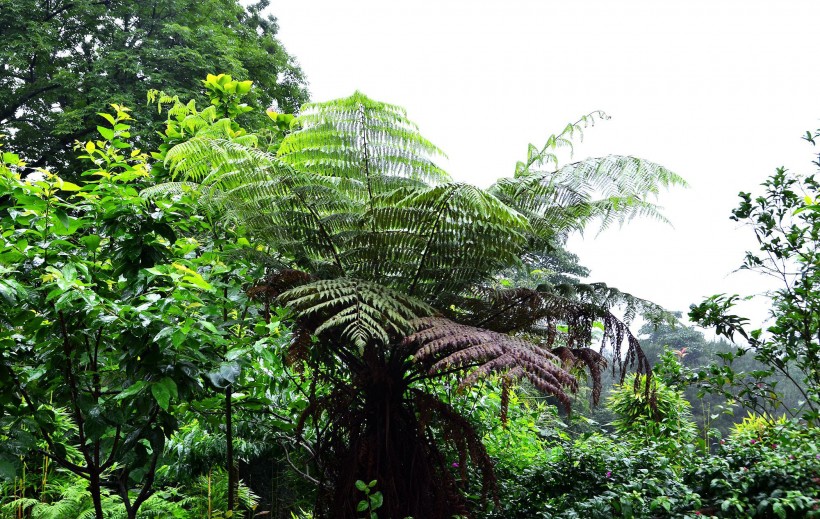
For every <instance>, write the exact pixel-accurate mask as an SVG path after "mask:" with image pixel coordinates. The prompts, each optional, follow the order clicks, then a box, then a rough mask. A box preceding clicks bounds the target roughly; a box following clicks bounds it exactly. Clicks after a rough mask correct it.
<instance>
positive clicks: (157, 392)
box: [151, 378, 177, 411]
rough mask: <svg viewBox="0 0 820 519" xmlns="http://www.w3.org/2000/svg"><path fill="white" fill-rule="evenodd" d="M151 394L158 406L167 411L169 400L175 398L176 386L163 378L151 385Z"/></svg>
mask: <svg viewBox="0 0 820 519" xmlns="http://www.w3.org/2000/svg"><path fill="white" fill-rule="evenodd" d="M151 394H153V395H154V398H155V399H156V400H157V403H158V404H159V406H160V407H161V408H162V409H163V410H165V411H167V410H168V406H169V405H170V402H171V398H175V397H176V396H177V385H176V383H175V382H174V381H173V380H171V379H170V378H164V379H162V380H160V381H159V382H155V383H154V384H152V385H151Z"/></svg>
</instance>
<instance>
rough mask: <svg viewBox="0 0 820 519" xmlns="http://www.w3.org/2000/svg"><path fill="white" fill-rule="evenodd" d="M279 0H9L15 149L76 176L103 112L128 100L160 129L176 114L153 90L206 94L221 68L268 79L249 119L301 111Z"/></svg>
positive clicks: (5, 0)
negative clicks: (268, 11) (274, 4)
mask: <svg viewBox="0 0 820 519" xmlns="http://www.w3.org/2000/svg"><path fill="white" fill-rule="evenodd" d="M268 4H269V2H268V1H267V0H261V1H255V2H245V3H240V2H238V1H237V0H208V1H190V0H173V1H164V2H158V1H149V2H126V1H122V0H105V1H100V0H49V1H41V0H2V1H0V63H2V64H3V66H2V67H0V133H2V134H6V135H8V136H9V140H8V149H9V150H10V151H15V152H16V153H18V154H20V155H21V156H22V157H23V158H24V159H25V160H27V161H28V162H29V164H30V166H34V167H59V168H60V169H61V171H62V172H63V176H66V175H68V174H69V173H74V174H76V173H78V172H79V171H81V170H80V169H78V168H79V167H80V166H79V165H77V164H76V163H73V164H72V161H73V156H72V154H71V153H70V151H69V150H70V147H71V145H73V143H74V141H76V140H81V141H85V140H89V139H95V138H96V135H97V134H96V130H95V127H96V126H97V120H98V118H97V115H96V114H97V112H104V111H106V110H107V109H108V106H109V104H110V103H118V104H120V105H122V106H128V107H130V108H131V109H132V110H133V111H134V115H135V117H136V119H137V120H139V121H140V122H141V124H143V125H144V126H145V127H148V126H149V124H150V122H153V123H154V124H156V125H157V127H156V130H159V129H160V128H159V126H160V125H161V124H162V122H163V120H164V117H163V116H160V115H158V114H157V110H156V109H154V108H152V107H151V106H149V105H147V104H146V103H145V92H146V91H148V90H150V89H162V90H164V91H166V92H168V93H169V94H171V95H181V96H183V97H184V98H191V97H196V96H199V95H200V94H199V93H200V92H201V89H200V84H199V80H200V79H201V78H204V77H205V76H206V74H208V73H210V72H212V71H214V70H217V71H220V72H225V73H227V74H234V75H236V76H237V77H239V76H242V77H247V76H252V77H254V78H255V80H256V84H257V85H258V87H259V88H256V89H254V90H253V91H252V92H249V93H248V95H247V98H246V99H247V102H248V103H249V104H250V105H251V106H253V107H255V108H257V110H256V111H255V112H253V113H251V114H248V115H246V116H245V119H253V118H256V122H255V123H254V124H258V123H259V122H260V121H262V120H263V119H264V118H265V115H264V110H265V109H266V108H268V107H270V106H271V105H276V106H278V107H280V108H279V109H280V110H281V111H286V112H292V111H295V110H296V109H297V108H298V107H299V105H300V104H302V103H303V102H305V101H306V100H307V91H306V81H305V78H304V75H303V73H302V71H301V69H300V68H299V65H298V63H297V62H296V60H295V59H294V58H293V57H292V56H290V55H289V54H288V53H287V51H286V50H285V48H284V46H283V45H282V43H281V42H280V41H279V40H278V39H277V32H278V24H277V21H276V19H275V18H274V17H272V16H269V15H264V14H263V10H264V9H265V8H266V7H267V6H268ZM202 99H203V100H205V98H204V97H203V98H202ZM139 137H140V139H141V141H143V142H141V143H140V146H142V147H143V149H146V150H148V149H153V148H154V147H155V146H156V145H157V144H158V143H159V141H158V140H157V139H156V136H155V134H154V133H153V132H150V131H145V132H140V135H139ZM66 165H71V168H70V169H68V170H67V169H66ZM72 180H73V179H72Z"/></svg>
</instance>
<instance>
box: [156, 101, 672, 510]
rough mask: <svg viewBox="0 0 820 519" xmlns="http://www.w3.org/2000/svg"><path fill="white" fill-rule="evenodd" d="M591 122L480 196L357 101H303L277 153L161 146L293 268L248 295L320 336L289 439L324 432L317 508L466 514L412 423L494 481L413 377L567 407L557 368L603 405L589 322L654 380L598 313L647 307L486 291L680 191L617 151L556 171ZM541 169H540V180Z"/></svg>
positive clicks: (231, 143)
mask: <svg viewBox="0 0 820 519" xmlns="http://www.w3.org/2000/svg"><path fill="white" fill-rule="evenodd" d="M605 117H606V116H605V114H603V113H602V112H593V113H592V114H589V115H588V116H585V117H583V118H581V119H580V120H579V121H577V122H576V123H573V124H570V125H568V126H567V127H566V128H564V130H563V131H562V132H561V133H559V134H557V135H553V136H551V137H550V138H549V139H548V140H547V143H546V144H545V145H544V146H543V147H540V148H537V147H535V146H530V148H529V150H528V155H527V158H526V160H525V161H523V162H521V163H519V164H518V165H517V166H516V169H515V176H514V177H513V178H511V179H503V180H500V181H499V182H498V183H497V184H495V185H494V186H493V187H492V188H491V189H490V190H481V189H478V188H476V187H473V186H469V185H466V184H461V183H456V182H452V181H450V179H449V177H448V175H447V174H446V173H444V172H443V171H442V170H441V169H440V168H439V167H438V166H436V165H435V163H434V162H433V160H432V159H433V158H434V157H436V156H438V155H440V154H441V152H440V150H439V149H438V148H436V147H435V146H434V145H433V144H431V143H430V142H429V141H427V140H426V139H425V138H423V137H422V136H421V135H420V134H419V133H418V130H417V128H416V126H415V125H414V124H413V123H412V122H410V121H409V120H408V119H407V117H406V114H405V112H404V110H403V109H401V108H399V107H397V106H395V105H390V104H386V103H380V102H377V101H373V100H371V99H369V98H367V97H366V96H364V95H363V94H361V93H358V92H357V93H355V94H354V95H353V96H351V97H349V98H345V99H340V100H336V101H331V102H327V103H315V104H310V105H306V106H305V107H304V108H303V109H302V112H301V115H300V116H299V117H298V118H297V119H296V121H295V124H294V125H293V127H294V128H296V130H295V131H293V133H291V134H290V135H288V136H287V137H286V138H285V139H284V140H283V141H282V143H281V146H280V148H279V152H278V155H277V156H274V155H272V154H269V153H265V152H263V151H261V150H259V149H256V148H255V147H254V146H253V145H248V143H247V142H246V143H242V142H237V140H236V139H225V138H219V139H215V138H209V137H204V136H203V137H197V138H194V139H191V140H189V141H188V142H185V143H183V144H180V145H178V146H176V147H175V148H173V149H171V150H169V152H168V154H167V157H166V164H167V165H168V167H169V169H170V170H171V171H172V173H173V174H174V176H175V178H174V180H175V181H178V182H194V183H197V184H199V187H198V189H199V192H201V194H202V199H203V200H204V201H205V203H207V204H210V205H212V206H214V207H218V208H219V209H220V210H222V211H225V213H226V214H227V215H228V216H230V217H231V218H233V219H235V220H236V221H238V222H241V223H242V225H243V226H244V227H245V228H246V229H248V230H249V231H250V232H251V233H253V234H254V236H255V237H256V238H257V239H258V240H260V241H262V242H263V243H266V244H267V245H269V246H270V247H271V248H272V249H274V250H277V251H278V252H279V253H281V255H282V257H284V258H289V259H290V261H291V267H295V268H297V269H299V270H300V271H301V272H302V273H301V274H300V275H292V274H290V273H288V272H291V273H292V272H295V271H292V270H289V269H277V270H276V271H274V272H271V273H269V275H268V277H267V278H266V280H264V281H263V282H260V284H259V285H258V286H256V287H253V288H252V289H251V291H253V293H254V297H255V298H256V299H257V300H259V301H261V302H263V304H265V305H269V304H271V301H272V300H273V299H274V298H275V300H276V301H278V302H279V303H280V304H284V305H287V306H288V307H290V308H291V309H292V310H293V313H294V315H296V317H297V321H298V324H299V327H300V330H298V331H297V333H295V334H294V337H296V338H297V342H298V343H299V347H300V348H302V349H303V348H304V347H306V346H305V344H306V343H305V341H304V338H305V337H306V334H305V332H310V333H313V334H315V335H316V336H317V337H318V343H317V344H318V346H310V343H309V341H308V343H307V347H311V348H312V352H313V353H316V352H320V353H321V354H320V355H302V356H301V358H303V359H305V362H308V363H309V364H310V368H311V374H312V376H313V377H314V380H316V381H317V384H321V383H325V384H327V386H326V387H327V388H328V389H326V390H325V391H324V392H322V393H316V392H315V390H314V393H313V394H312V395H311V402H310V405H309V406H308V408H307V409H305V411H304V414H303V415H302V419H301V420H300V423H299V426H298V428H299V429H301V428H302V427H303V426H304V425H305V423H306V421H307V420H308V419H312V420H313V421H314V423H315V424H316V425H317V426H319V424H324V425H322V426H321V429H320V430H321V432H319V431H317V433H316V440H315V441H316V442H317V444H316V445H315V446H314V447H315V450H316V451H317V452H319V453H321V454H322V456H320V458H322V459H320V460H317V461H319V462H320V463H321V467H320V468H321V470H320V474H321V475H320V477H322V478H328V479H330V480H331V482H332V483H333V487H334V488H335V491H334V492H333V493H331V494H329V495H326V496H324V501H325V502H327V503H329V506H330V507H331V508H332V509H333V510H334V513H337V514H339V515H340V516H344V517H353V516H354V514H355V511H354V510H353V509H352V507H351V506H350V502H351V496H350V492H351V489H352V488H354V487H353V484H354V483H355V481H356V479H366V480H372V479H376V480H378V481H379V483H380V485H381V484H383V485H385V486H384V487H381V488H384V495H385V503H386V510H385V511H386V512H387V513H388V514H390V515H393V516H395V517H404V516H407V515H415V516H418V517H430V518H433V519H435V518H438V517H442V518H443V517H449V516H451V515H453V514H459V515H460V514H463V513H464V511H465V510H466V502H465V500H464V498H463V495H461V494H460V493H459V492H458V490H457V486H456V485H455V480H454V479H453V478H452V475H451V474H450V472H451V468H450V467H449V465H448V463H447V461H446V459H445V458H444V457H443V456H442V453H441V451H440V450H439V447H438V446H437V445H436V442H435V440H434V437H433V435H432V433H431V429H430V428H428V427H426V421H427V420H429V419H434V418H435V419H437V420H439V424H438V425H437V430H440V431H441V430H443V431H449V432H447V433H446V434H449V435H451V436H452V437H453V439H454V444H455V445H456V446H457V450H458V452H459V457H460V459H463V460H465V461H466V459H467V457H468V456H467V454H468V451H469V458H470V459H472V460H473V463H475V464H476V466H477V467H478V468H479V470H481V471H482V472H483V474H484V476H485V483H487V484H488V485H491V484H492V468H491V464H489V463H487V462H486V461H487V460H488V458H487V457H486V452H484V451H483V450H482V448H481V447H478V446H477V445H480V441H479V440H478V436H477V435H476V433H475V431H474V430H473V429H472V428H471V427H470V426H469V423H468V422H467V421H466V420H464V419H463V417H457V416H456V415H455V413H454V412H451V411H452V410H449V409H448V408H447V407H446V406H445V405H444V403H443V402H440V401H438V400H437V399H436V398H435V397H434V396H432V395H427V394H425V393H424V391H423V389H422V386H421V384H420V381H422V380H424V379H429V378H435V377H446V376H449V375H450V374H456V373H458V374H459V376H460V382H459V383H460V384H461V385H467V384H471V383H473V382H475V381H476V380H477V379H479V378H481V377H485V376H500V377H502V379H503V380H504V384H505V385H504V387H508V385H509V384H510V383H513V382H515V381H518V380H524V379H526V380H528V381H529V382H530V383H531V384H532V385H534V386H535V387H537V388H539V389H540V390H542V391H544V392H546V393H548V394H551V395H553V396H555V397H556V398H558V399H559V400H560V401H561V402H562V403H563V404H564V405H565V406H567V407H568V405H569V393H570V392H572V391H574V390H575V389H576V388H577V384H578V382H577V380H576V379H575V377H573V376H572V375H571V374H570V373H569V370H570V369H573V368H574V367H575V366H578V365H584V366H586V367H587V368H588V369H589V370H590V371H591V373H592V378H593V381H594V383H593V386H594V387H593V396H594V398H595V399H596V400H597V396H598V395H599V392H600V373H601V370H602V369H603V366H604V365H605V364H604V362H603V357H602V356H601V354H600V352H595V351H593V350H591V349H589V348H588V346H590V344H591V341H592V337H593V334H592V330H593V328H594V327H595V326H597V325H598V324H600V325H602V326H603V343H602V345H601V348H602V349H603V348H611V349H612V350H613V352H614V353H613V355H614V358H615V359H616V363H615V364H621V363H622V362H623V363H626V364H632V365H635V366H636V367H637V371H639V372H643V373H648V372H649V367H648V364H647V362H646V359H645V357H643V354H642V352H641V350H640V347H639V345H638V342H637V340H636V339H635V337H634V336H633V335H632V334H631V333H630V332H629V330H628V326H627V322H624V321H623V320H621V319H619V318H617V317H616V316H615V315H614V314H613V313H612V312H611V311H610V310H611V308H612V307H613V306H615V305H618V304H624V303H625V304H626V309H627V310H626V317H627V321H628V319H629V318H630V317H631V316H632V314H633V313H634V312H650V313H651V312H656V311H657V310H658V309H657V308H656V307H653V306H652V305H651V304H649V303H646V302H643V301H642V300H639V299H637V298H632V297H631V296H628V294H622V293H620V292H618V291H615V290H613V289H609V288H608V287H606V286H604V285H579V284H574V285H558V284H555V285H551V284H546V285H544V286H539V287H537V288H536V289H533V288H529V289H521V288H512V289H510V290H497V289H494V288H491V287H493V285H494V284H495V283H496V282H497V280H498V277H499V276H500V275H502V274H503V272H505V271H507V270H508V269H510V267H517V266H521V265H522V263H523V262H524V261H528V258H530V257H531V256H532V255H533V254H534V253H538V252H540V251H542V249H543V247H544V245H545V244H549V243H550V242H553V243H554V242H555V241H556V240H559V241H560V240H563V239H564V238H565V236H566V235H567V234H568V233H569V232H571V231H576V230H582V229H583V228H584V227H585V226H586V225H587V224H589V223H590V222H592V221H595V220H598V221H599V222H600V224H601V227H602V228H605V227H606V226H607V225H610V224H611V223H614V222H625V221H627V220H629V219H630V218H633V217H635V216H639V215H647V216H651V217H656V218H660V217H661V216H660V213H659V210H658V207H657V206H656V205H654V203H652V202H650V201H649V200H648V197H651V196H654V195H657V194H658V192H659V190H660V189H661V188H665V187H670V186H674V185H682V184H683V181H682V180H681V179H680V177H678V176H676V175H674V174H673V173H671V172H670V171H668V170H667V169H665V168H663V167H662V166H659V165H657V164H654V163H650V162H646V161H642V160H640V159H636V158H633V157H621V156H612V157H605V158H602V159H588V160H585V161H581V162H576V163H572V164H569V165H566V166H563V167H560V168H559V167H558V163H559V161H558V157H557V153H556V152H557V151H558V150H559V149H560V148H562V147H568V148H570V150H571V147H572V139H573V138H574V137H576V136H580V135H581V133H582V131H583V129H584V128H585V127H586V126H588V125H590V124H592V123H593V122H594V121H595V120H597V119H601V118H605ZM551 164H552V165H555V168H556V169H555V170H553V171H550V172H543V171H540V170H539V169H538V168H542V167H546V166H549V165H551ZM186 186H188V184H182V183H180V184H177V185H174V186H167V187H164V188H157V189H156V190H155V193H159V192H160V190H161V189H164V190H165V192H166V193H172V192H174V190H183V189H187V187H186ZM317 278H318V279H317ZM441 314H445V315H447V316H448V317H449V319H446V318H443V317H442V316H441ZM562 327H563V329H564V330H565V331H562ZM623 344H625V345H626V346H625V350H624V352H623V355H622V354H621V348H622V345H623ZM408 359H410V360H408ZM340 368H344V369H340ZM614 368H615V366H614V365H613V369H614ZM340 372H346V373H341V374H340ZM314 387H315V386H314ZM482 460H483V461H482ZM410 481H412V482H413V484H412V485H410V484H408V482H410ZM323 482H324V481H322V483H323ZM485 490H487V489H486V488H485ZM433 503H436V504H435V506H434V505H433Z"/></svg>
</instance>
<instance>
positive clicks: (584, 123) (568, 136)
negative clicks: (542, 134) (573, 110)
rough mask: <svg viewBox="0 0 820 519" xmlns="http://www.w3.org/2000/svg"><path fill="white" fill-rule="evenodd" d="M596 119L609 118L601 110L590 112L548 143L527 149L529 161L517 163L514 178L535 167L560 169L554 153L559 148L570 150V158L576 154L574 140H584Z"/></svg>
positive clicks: (552, 137)
mask: <svg viewBox="0 0 820 519" xmlns="http://www.w3.org/2000/svg"><path fill="white" fill-rule="evenodd" d="M596 119H599V120H600V119H604V120H606V119H609V116H608V115H607V114H605V113H604V112H602V111H601V110H596V111H594V112H590V113H588V114H586V115H584V116H582V117H581V118H580V119H578V120H577V121H575V122H574V123H569V124H567V125H566V127H564V129H563V130H562V131H561V133H559V134H557V135H550V136H549V137H548V138H547V142H546V143H545V144H544V145H543V146H542V147H541V148H538V147H536V146H535V145H534V144H530V145H529V146H528V147H527V159H526V160H525V161H523V162H517V163H516V165H515V174H514V175H513V176H514V177H519V176H522V175H524V174H526V173H527V172H529V171H530V170H531V169H532V168H533V167H534V166H535V167H541V166H544V165H545V164H553V165H554V166H555V167H556V168H557V167H558V164H559V162H558V155H556V154H555V153H554V152H555V151H557V150H558V149H559V148H569V154H570V157H572V154H573V152H574V148H573V145H572V140H573V139H574V138H575V135H576V134H577V135H578V138H579V140H581V141H583V140H584V129H585V128H587V127H589V126H593V125H594V124H595V120H596Z"/></svg>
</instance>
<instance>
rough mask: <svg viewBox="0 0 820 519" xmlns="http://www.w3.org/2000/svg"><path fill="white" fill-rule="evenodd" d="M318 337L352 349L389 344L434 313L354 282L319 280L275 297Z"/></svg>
mask: <svg viewBox="0 0 820 519" xmlns="http://www.w3.org/2000/svg"><path fill="white" fill-rule="evenodd" d="M279 300H280V301H281V302H282V303H284V304H285V305H286V306H288V307H289V308H292V309H293V310H295V311H296V313H297V315H299V316H300V317H301V318H302V320H303V321H306V322H308V323H310V328H311V329H312V330H313V331H314V333H315V334H316V335H318V336H323V335H324V336H325V337H328V336H331V337H336V339H337V340H336V341H334V342H338V338H341V339H343V341H347V342H349V343H351V344H353V345H354V346H355V347H356V348H359V349H361V348H364V347H365V346H366V345H367V344H373V343H378V344H381V345H387V344H390V342H391V338H395V337H403V336H405V335H407V334H409V333H410V331H411V330H412V329H413V326H412V322H413V321H414V320H415V319H418V318H419V317H423V316H426V315H432V314H433V313H435V311H434V310H433V309H432V308H431V307H430V306H428V305H426V304H425V303H423V302H421V301H418V300H416V299H414V298H413V297H410V296H407V295H405V294H402V293H400V292H396V291H394V290H390V289H389V288H386V287H384V286H383V285H381V284H378V283H373V282H369V281H361V280H357V279H346V278H341V279H332V280H322V281H316V282H313V283H308V284H306V285H301V286H298V287H296V288H293V289H291V290H288V291H287V292H285V293H283V294H282V295H281V296H279Z"/></svg>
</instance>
